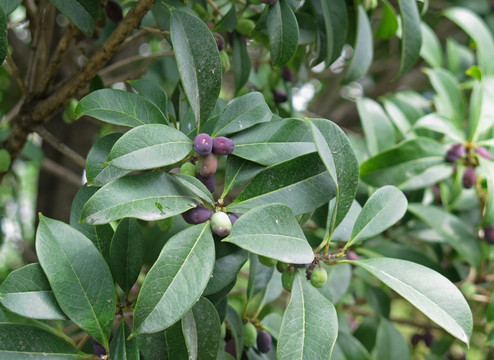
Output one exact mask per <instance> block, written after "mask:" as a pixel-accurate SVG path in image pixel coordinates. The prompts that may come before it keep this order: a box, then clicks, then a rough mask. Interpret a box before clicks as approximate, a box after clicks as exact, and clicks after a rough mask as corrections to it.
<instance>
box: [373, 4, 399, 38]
mask: <svg viewBox="0 0 494 360" xmlns="http://www.w3.org/2000/svg"><path fill="white" fill-rule="evenodd" d="M397 31H398V19H397V15H396V12H395V10H394V8H393V7H392V6H391V4H390V3H389V2H388V1H387V0H384V1H383V2H382V14H381V19H380V20H379V25H378V26H377V30H376V37H378V38H380V39H384V40H387V39H389V38H390V37H391V36H393V35H395V34H396V32H397Z"/></svg>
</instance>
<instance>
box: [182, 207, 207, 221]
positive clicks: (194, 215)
mask: <svg viewBox="0 0 494 360" xmlns="http://www.w3.org/2000/svg"><path fill="white" fill-rule="evenodd" d="M212 213H213V212H212V211H211V210H209V209H207V208H205V207H204V206H201V205H199V206H198V207H195V208H192V209H189V210H187V211H186V212H184V213H183V214H182V217H183V218H184V220H185V222H186V223H188V224H201V223H203V222H205V221H206V220H208V219H209V218H210V217H211V214H212Z"/></svg>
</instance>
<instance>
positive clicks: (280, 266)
mask: <svg viewBox="0 0 494 360" xmlns="http://www.w3.org/2000/svg"><path fill="white" fill-rule="evenodd" d="M287 267H288V264H287V263H286V262H283V261H278V262H277V263H276V270H278V271H279V272H280V273H282V272H284V271H285V269H286V268H287Z"/></svg>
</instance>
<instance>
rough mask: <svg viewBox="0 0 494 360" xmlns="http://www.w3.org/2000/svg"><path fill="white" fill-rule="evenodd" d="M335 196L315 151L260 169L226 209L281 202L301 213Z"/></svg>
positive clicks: (331, 184) (231, 209)
mask: <svg viewBox="0 0 494 360" xmlns="http://www.w3.org/2000/svg"><path fill="white" fill-rule="evenodd" d="M334 195H335V189H334V183H333V181H332V180H331V176H330V175H329V173H328V172H327V170H326V167H325V166H324V164H323V163H322V162H321V160H320V158H319V155H318V154H317V153H312V154H307V155H303V156H299V157H297V158H295V159H292V160H288V161H285V162H283V163H281V164H278V165H275V166H272V167H269V168H267V169H265V170H263V171H261V172H260V173H259V174H257V175H256V176H255V177H254V178H253V179H252V180H251V181H250V182H249V183H248V184H247V186H246V187H245V188H244V190H243V191H242V192H241V193H240V194H239V195H238V196H237V198H236V199H235V201H234V202H232V203H231V204H230V205H228V206H227V209H228V211H232V212H239V213H244V212H246V211H248V210H249V209H252V208H253V207H256V206H258V205H262V204H271V203H273V202H278V203H283V204H286V205H288V206H290V208H291V209H292V211H293V212H294V213H295V215H300V214H304V213H307V212H309V211H312V210H314V209H316V208H318V207H319V206H321V205H323V204H325V203H327V202H328V201H329V200H330V199H332V198H333V197H334Z"/></svg>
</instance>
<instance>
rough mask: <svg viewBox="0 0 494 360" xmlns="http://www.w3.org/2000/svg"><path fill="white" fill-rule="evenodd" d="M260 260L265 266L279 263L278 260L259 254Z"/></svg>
mask: <svg viewBox="0 0 494 360" xmlns="http://www.w3.org/2000/svg"><path fill="white" fill-rule="evenodd" d="M259 262H260V263H261V264H263V265H265V266H269V267H273V266H275V265H276V264H277V263H278V260H276V259H273V258H270V257H266V256H262V255H259Z"/></svg>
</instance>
